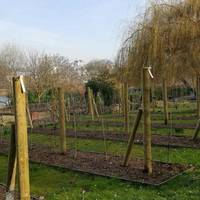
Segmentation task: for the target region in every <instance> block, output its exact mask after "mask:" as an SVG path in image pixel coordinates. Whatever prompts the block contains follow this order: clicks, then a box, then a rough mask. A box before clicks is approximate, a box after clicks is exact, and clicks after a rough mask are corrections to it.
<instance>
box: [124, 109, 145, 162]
mask: <svg viewBox="0 0 200 200" xmlns="http://www.w3.org/2000/svg"><path fill="white" fill-rule="evenodd" d="M141 118H142V109H141V108H140V109H139V110H138V113H137V117H136V119H135V122H134V127H133V132H132V134H131V136H130V138H129V142H128V147H127V151H126V155H125V158H124V162H123V166H127V163H128V160H129V157H130V154H131V150H132V145H133V143H134V140H135V136H136V133H137V129H138V126H139V124H140V121H141Z"/></svg>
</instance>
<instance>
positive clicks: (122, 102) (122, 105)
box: [121, 83, 125, 116]
mask: <svg viewBox="0 0 200 200" xmlns="http://www.w3.org/2000/svg"><path fill="white" fill-rule="evenodd" d="M121 109H122V115H123V116H124V113H125V103H124V83H122V84H121Z"/></svg>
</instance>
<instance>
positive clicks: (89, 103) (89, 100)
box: [87, 87, 94, 120]
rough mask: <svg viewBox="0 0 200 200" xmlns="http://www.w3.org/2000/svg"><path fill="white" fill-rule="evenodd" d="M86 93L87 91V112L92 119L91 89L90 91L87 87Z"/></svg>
mask: <svg viewBox="0 0 200 200" xmlns="http://www.w3.org/2000/svg"><path fill="white" fill-rule="evenodd" d="M87 93H88V111H89V114H90V115H91V117H92V120H94V109H93V103H92V91H91V89H90V88H89V87H88V88H87Z"/></svg>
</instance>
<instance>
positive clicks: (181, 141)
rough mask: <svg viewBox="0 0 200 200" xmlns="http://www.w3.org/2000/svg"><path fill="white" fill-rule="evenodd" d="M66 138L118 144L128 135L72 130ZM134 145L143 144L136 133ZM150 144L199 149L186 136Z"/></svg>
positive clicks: (42, 131) (198, 144) (154, 137)
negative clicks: (108, 141) (109, 141)
mask: <svg viewBox="0 0 200 200" xmlns="http://www.w3.org/2000/svg"><path fill="white" fill-rule="evenodd" d="M32 132H33V133H38V134H49V135H55V136H56V135H57V136H58V129H56V130H55V129H51V128H34V129H33V130H32ZM67 136H68V137H73V138H74V137H77V138H81V139H95V140H104V139H105V140H111V141H120V142H128V139H129V135H128V134H124V133H114V132H106V133H105V136H104V135H103V134H102V132H101V131H77V133H76V134H75V133H74V131H73V130H67ZM135 144H143V135H142V134H141V133H138V134H137V135H136V138H135ZM152 144H153V145H156V146H164V147H174V148H175V147H183V148H196V149H200V139H197V140H196V141H195V142H194V141H193V140H192V138H191V137H186V136H172V135H169V136H167V135H158V134H153V135H152Z"/></svg>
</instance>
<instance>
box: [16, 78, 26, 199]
mask: <svg viewBox="0 0 200 200" xmlns="http://www.w3.org/2000/svg"><path fill="white" fill-rule="evenodd" d="M13 85H14V96H15V124H16V150H17V162H18V178H19V193H20V200H30V183H29V157H28V136H27V121H26V95H25V91H23V87H22V86H23V85H22V82H21V81H20V77H17V78H13Z"/></svg>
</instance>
